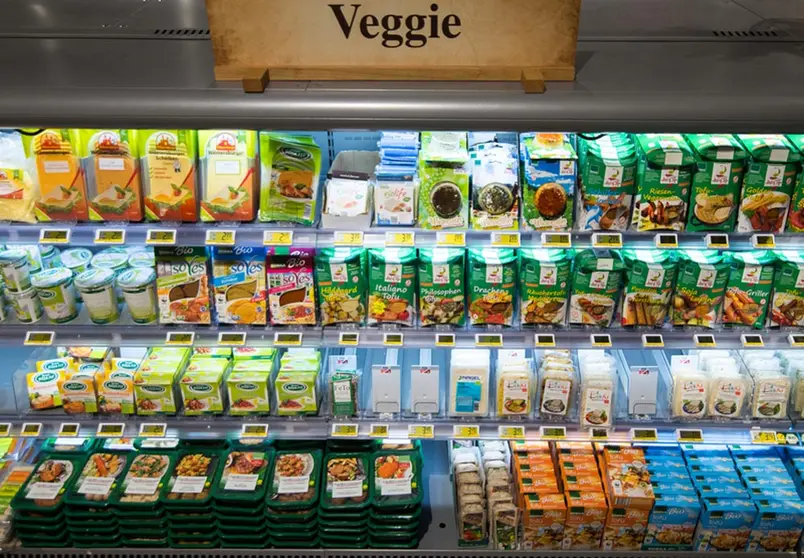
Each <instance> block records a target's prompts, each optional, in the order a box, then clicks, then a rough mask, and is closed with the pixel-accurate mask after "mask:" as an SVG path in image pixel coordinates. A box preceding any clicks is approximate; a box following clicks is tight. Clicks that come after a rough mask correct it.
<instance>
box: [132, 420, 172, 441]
mask: <svg viewBox="0 0 804 558" xmlns="http://www.w3.org/2000/svg"><path fill="white" fill-rule="evenodd" d="M165 436H167V424H165V423H164V422H144V423H142V424H141V425H140V431H139V437H140V438H164V437H165Z"/></svg>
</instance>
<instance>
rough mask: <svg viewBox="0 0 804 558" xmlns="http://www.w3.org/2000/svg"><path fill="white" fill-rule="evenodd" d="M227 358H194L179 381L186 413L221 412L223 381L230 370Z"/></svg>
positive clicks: (222, 406) (205, 413) (204, 413)
mask: <svg viewBox="0 0 804 558" xmlns="http://www.w3.org/2000/svg"><path fill="white" fill-rule="evenodd" d="M229 367H230V365H229V360H228V359H225V358H205V357H201V358H193V359H191V360H190V363H189V364H188V365H187V370H185V372H184V376H182V378H181V382H180V383H179V387H180V391H181V396H182V401H183V403H184V414H185V415H190V416H192V415H207V414H221V413H223V409H224V390H223V383H224V379H225V377H226V374H227V373H228V371H229Z"/></svg>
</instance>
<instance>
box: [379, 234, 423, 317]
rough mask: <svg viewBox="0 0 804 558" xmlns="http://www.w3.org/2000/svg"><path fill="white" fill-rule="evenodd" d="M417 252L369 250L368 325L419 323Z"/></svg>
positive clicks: (409, 249)
mask: <svg viewBox="0 0 804 558" xmlns="http://www.w3.org/2000/svg"><path fill="white" fill-rule="evenodd" d="M416 263H417V258H416V250H415V249H413V248H385V249H382V248H372V249H370V250H369V282H368V289H369V297H368V324H369V325H374V324H382V323H395V324H399V325H405V326H413V325H415V323H416V289H417V277H416V275H417V274H416Z"/></svg>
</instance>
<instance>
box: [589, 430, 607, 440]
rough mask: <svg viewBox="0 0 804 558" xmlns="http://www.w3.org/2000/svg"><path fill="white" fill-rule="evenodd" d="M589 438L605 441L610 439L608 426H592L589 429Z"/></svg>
mask: <svg viewBox="0 0 804 558" xmlns="http://www.w3.org/2000/svg"><path fill="white" fill-rule="evenodd" d="M589 438H590V439H591V440H593V441H595V442H605V441H606V440H608V439H609V429H608V428H592V429H591V430H590V431H589Z"/></svg>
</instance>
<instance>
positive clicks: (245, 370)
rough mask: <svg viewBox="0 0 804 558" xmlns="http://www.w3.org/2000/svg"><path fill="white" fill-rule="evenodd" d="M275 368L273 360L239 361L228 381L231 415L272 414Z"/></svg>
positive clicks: (235, 364)
mask: <svg viewBox="0 0 804 558" xmlns="http://www.w3.org/2000/svg"><path fill="white" fill-rule="evenodd" d="M273 368H274V361H273V360H271V359H253V360H239V361H236V362H235V363H234V365H233V367H232V372H231V373H230V374H229V377H228V378H227V379H226V389H227V392H228V394H229V414H230V415H236V416H242V415H254V414H267V413H268V412H270V410H271V373H272V371H273Z"/></svg>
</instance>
